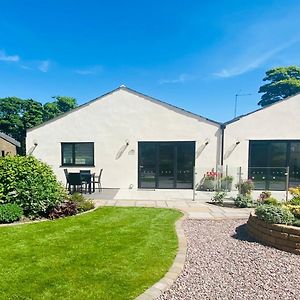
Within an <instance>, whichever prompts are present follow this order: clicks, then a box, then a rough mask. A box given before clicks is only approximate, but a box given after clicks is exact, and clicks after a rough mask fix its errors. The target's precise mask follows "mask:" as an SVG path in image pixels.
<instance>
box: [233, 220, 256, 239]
mask: <svg viewBox="0 0 300 300" xmlns="http://www.w3.org/2000/svg"><path fill="white" fill-rule="evenodd" d="M246 226H247V224H243V225H240V226H238V227H237V228H236V229H235V234H234V235H232V236H231V237H233V238H234V239H237V240H240V241H246V242H250V243H254V242H256V241H255V239H253V238H252V237H251V236H250V235H249V234H248V232H247V228H246Z"/></svg>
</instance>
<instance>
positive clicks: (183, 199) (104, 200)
mask: <svg viewBox="0 0 300 300" xmlns="http://www.w3.org/2000/svg"><path fill="white" fill-rule="evenodd" d="M212 195H213V193H212V192H197V193H196V197H195V201H193V200H192V199H193V191H192V190H123V189H103V191H102V192H101V193H94V194H92V195H86V196H87V197H88V198H92V199H94V200H95V203H96V206H97V207H99V206H117V207H126V206H128V207H160V208H177V209H179V210H181V211H183V212H185V213H186V214H187V216H188V218H189V219H232V218H234V219H235V218H248V216H249V213H250V211H251V209H247V208H243V209H241V208H228V207H220V206H217V205H212V204H209V203H207V202H208V201H210V199H211V197H212Z"/></svg>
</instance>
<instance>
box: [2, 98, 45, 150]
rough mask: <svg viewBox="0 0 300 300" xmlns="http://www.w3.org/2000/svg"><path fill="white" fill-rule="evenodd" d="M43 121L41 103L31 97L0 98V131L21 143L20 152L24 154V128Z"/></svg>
mask: <svg viewBox="0 0 300 300" xmlns="http://www.w3.org/2000/svg"><path fill="white" fill-rule="evenodd" d="M42 121H43V105H42V104H41V103H39V102H37V101H34V100H32V99H27V100H22V99H20V98H16V97H7V98H2V99H0V131H2V132H4V133H6V134H8V135H10V136H11V137H13V138H15V139H16V140H18V141H19V142H20V143H21V149H19V153H20V154H25V137H26V129H27V128H31V127H33V126H36V125H39V124H40V123H41V122H42Z"/></svg>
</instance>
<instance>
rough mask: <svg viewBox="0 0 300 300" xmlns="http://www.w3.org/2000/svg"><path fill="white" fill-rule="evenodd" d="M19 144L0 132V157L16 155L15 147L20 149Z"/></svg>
mask: <svg viewBox="0 0 300 300" xmlns="http://www.w3.org/2000/svg"><path fill="white" fill-rule="evenodd" d="M20 146H21V145H20V143H19V142H18V141H16V140H15V139H13V138H12V137H10V136H8V135H7V134H5V133H3V132H0V156H1V157H3V156H6V155H16V154H17V147H20Z"/></svg>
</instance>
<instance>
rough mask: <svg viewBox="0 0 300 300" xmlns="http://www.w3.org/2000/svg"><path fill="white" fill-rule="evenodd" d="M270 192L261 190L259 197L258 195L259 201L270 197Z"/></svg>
mask: <svg viewBox="0 0 300 300" xmlns="http://www.w3.org/2000/svg"><path fill="white" fill-rule="evenodd" d="M271 195H272V194H271V192H261V193H260V195H259V197H258V201H259V202H264V201H265V200H266V199H268V198H270V197H271Z"/></svg>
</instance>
